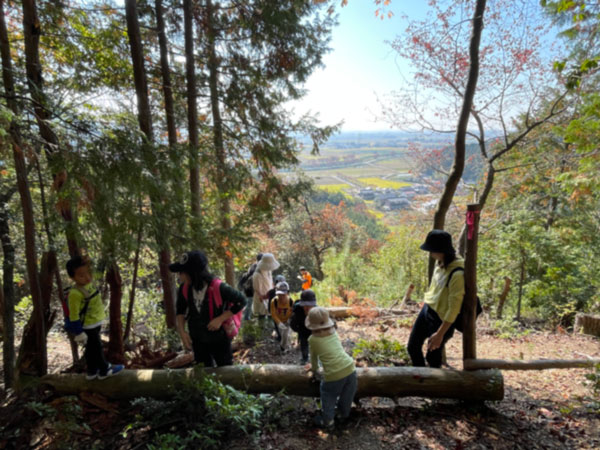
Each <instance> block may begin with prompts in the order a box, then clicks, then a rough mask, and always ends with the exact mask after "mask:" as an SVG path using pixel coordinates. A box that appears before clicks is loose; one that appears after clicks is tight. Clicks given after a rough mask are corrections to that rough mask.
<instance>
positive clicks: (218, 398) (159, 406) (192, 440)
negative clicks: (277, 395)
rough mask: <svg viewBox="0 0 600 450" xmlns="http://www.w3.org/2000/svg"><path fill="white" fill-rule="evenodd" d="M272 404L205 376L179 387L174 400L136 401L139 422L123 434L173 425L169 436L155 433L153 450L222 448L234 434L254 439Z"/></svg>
mask: <svg viewBox="0 0 600 450" xmlns="http://www.w3.org/2000/svg"><path fill="white" fill-rule="evenodd" d="M270 401H271V397H270V396H258V397H256V396H253V395H250V394H246V393H244V392H241V391H238V390H236V389H234V388H232V387H231V386H227V385H224V384H223V383H221V382H219V381H218V380H217V379H216V378H215V377H214V376H211V375H203V374H202V375H198V376H197V378H194V379H193V380H190V381H187V382H186V383H184V384H182V385H181V386H179V389H178V391H177V393H176V394H175V396H174V398H173V400H170V401H159V400H154V399H147V398H140V399H136V400H134V401H133V402H132V404H133V406H136V407H138V408H139V409H140V412H139V414H138V415H137V422H136V423H135V424H131V425H129V426H128V427H127V428H126V429H125V430H124V433H127V432H129V431H130V430H131V429H132V428H135V427H144V426H150V427H151V428H163V427H164V426H165V424H170V423H172V424H173V427H171V428H170V429H169V431H168V432H166V433H164V434H161V433H156V435H155V438H156V440H155V441H154V442H153V444H152V445H153V446H154V447H151V448H156V449H162V448H165V449H166V448H189V447H194V448H219V447H220V445H221V444H222V441H223V439H226V437H227V436H231V435H232V434H238V433H243V434H246V435H248V436H249V437H250V438H251V437H252V436H253V435H254V434H255V433H258V432H259V431H260V429H261V426H262V425H263V414H264V411H265V408H266V407H267V406H268V405H269V402H270ZM176 430H177V431H178V432H177V431H176Z"/></svg>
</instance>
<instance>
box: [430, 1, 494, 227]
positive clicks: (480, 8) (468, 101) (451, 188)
mask: <svg viewBox="0 0 600 450" xmlns="http://www.w3.org/2000/svg"><path fill="white" fill-rule="evenodd" d="M485 4H486V0H477V4H476V6H475V12H474V14H473V29H472V31H471V42H470V44H469V63H470V66H469V75H468V79H467V85H466V88H465V93H464V96H463V103H462V107H461V111H460V116H459V119H458V125H457V129H456V138H455V142H454V164H453V165H452V170H451V172H450V175H449V176H448V179H447V180H446V185H445V187H444V192H443V193H442V196H441V198H440V201H439V203H438V207H437V209H436V211H435V215H434V218H433V227H434V228H435V229H440V230H443V229H444V225H445V222H446V213H447V212H448V208H449V207H450V204H451V203H452V198H453V197H454V192H455V191H456V187H457V186H458V183H459V181H460V178H461V177H462V173H463V169H464V167H465V138H466V133H467V125H468V123H469V116H470V114H471V106H472V105H473V97H474V95H475V88H476V87H477V78H478V76H479V42H480V40H481V32H482V30H483V13H484V11H485Z"/></svg>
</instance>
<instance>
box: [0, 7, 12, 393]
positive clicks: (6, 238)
mask: <svg viewBox="0 0 600 450" xmlns="http://www.w3.org/2000/svg"><path fill="white" fill-rule="evenodd" d="M1 4H2V0H0V5H1ZM0 20H4V12H3V11H2V10H1V8H0ZM6 207H7V205H6V202H5V199H4V198H3V199H1V203H0V240H1V241H2V252H3V254H4V259H3V260H2V296H3V310H2V323H3V328H4V329H3V331H2V352H3V353H2V359H3V361H2V362H3V365H4V366H3V367H4V387H5V389H9V388H11V387H13V384H14V381H15V370H14V368H15V290H14V276H13V270H14V267H15V248H14V246H13V245H12V241H11V239H10V228H9V225H8V214H7V211H6Z"/></svg>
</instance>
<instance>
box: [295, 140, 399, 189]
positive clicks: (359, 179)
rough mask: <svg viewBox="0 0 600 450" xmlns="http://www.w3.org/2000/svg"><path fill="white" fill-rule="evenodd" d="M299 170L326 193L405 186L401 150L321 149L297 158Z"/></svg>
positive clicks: (388, 148) (369, 148) (362, 148)
mask: <svg viewBox="0 0 600 450" xmlns="http://www.w3.org/2000/svg"><path fill="white" fill-rule="evenodd" d="M300 161H301V163H300V167H301V168H302V170H304V172H305V173H306V175H308V176H310V177H311V178H312V179H313V180H314V181H315V185H317V186H319V187H323V188H324V189H326V190H328V191H330V192H339V191H345V190H347V189H349V188H362V187H367V186H371V187H382V188H383V187H389V188H395V189H397V188H400V187H402V186H406V185H407V184H409V183H407V182H406V181H405V179H406V178H407V177H408V176H409V174H408V170H409V168H410V164H409V161H408V159H407V156H406V153H405V151H404V149H401V148H394V147H380V148H371V147H359V148H352V149H346V148H344V149H332V148H323V149H322V150H321V153H320V154H319V155H316V156H313V155H310V154H309V153H307V152H303V153H302V154H301V155H300Z"/></svg>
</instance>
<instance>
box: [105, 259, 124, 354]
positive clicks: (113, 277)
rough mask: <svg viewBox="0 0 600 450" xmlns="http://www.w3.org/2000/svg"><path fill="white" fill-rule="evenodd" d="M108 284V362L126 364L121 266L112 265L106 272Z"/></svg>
mask: <svg viewBox="0 0 600 450" xmlns="http://www.w3.org/2000/svg"><path fill="white" fill-rule="evenodd" d="M106 283H107V284H108V286H109V287H110V306H109V316H110V330H109V333H110V334H109V336H110V338H109V340H108V355H107V357H108V360H109V361H110V362H113V363H120V364H122V363H124V362H125V351H124V349H123V325H122V323H121V299H122V297H123V289H122V286H123V282H122V281H121V275H120V273H119V266H117V264H116V263H111V264H110V265H109V267H108V270H107V271H106Z"/></svg>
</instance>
